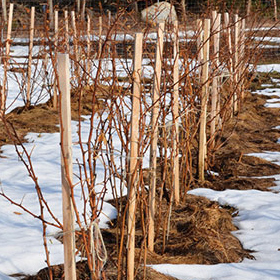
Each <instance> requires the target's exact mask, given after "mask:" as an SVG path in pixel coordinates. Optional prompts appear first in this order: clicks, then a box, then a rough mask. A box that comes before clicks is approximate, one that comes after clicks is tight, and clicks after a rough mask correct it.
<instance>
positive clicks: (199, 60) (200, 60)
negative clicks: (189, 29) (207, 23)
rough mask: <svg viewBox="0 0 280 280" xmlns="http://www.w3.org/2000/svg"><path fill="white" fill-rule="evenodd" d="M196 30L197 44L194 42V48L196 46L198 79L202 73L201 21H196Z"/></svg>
mask: <svg viewBox="0 0 280 280" xmlns="http://www.w3.org/2000/svg"><path fill="white" fill-rule="evenodd" d="M196 28H197V32H198V36H197V42H196V44H197V45H196V46H197V50H198V54H197V62H198V73H199V77H201V72H202V70H201V69H202V67H201V64H202V60H203V48H202V43H203V32H202V20H201V19H198V20H197V21H196Z"/></svg>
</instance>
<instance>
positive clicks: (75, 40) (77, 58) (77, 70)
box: [71, 11, 80, 81]
mask: <svg viewBox="0 0 280 280" xmlns="http://www.w3.org/2000/svg"><path fill="white" fill-rule="evenodd" d="M71 18H72V28H73V44H74V54H75V64H74V65H75V73H76V78H77V80H78V81H79V80H80V64H79V62H80V53H79V47H78V36H77V28H76V17H75V12H74V11H72V12H71Z"/></svg>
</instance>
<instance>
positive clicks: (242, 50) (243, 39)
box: [239, 18, 246, 101]
mask: <svg viewBox="0 0 280 280" xmlns="http://www.w3.org/2000/svg"><path fill="white" fill-rule="evenodd" d="M245 29H246V19H245V18H243V19H242V21H241V35H240V41H241V42H240V57H239V59H240V61H241V65H240V70H239V73H240V74H239V75H240V76H242V82H241V101H242V100H243V99H244V71H245V61H246V59H245V43H246V37H245V32H246V31H245Z"/></svg>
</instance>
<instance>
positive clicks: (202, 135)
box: [198, 19, 210, 181]
mask: <svg viewBox="0 0 280 280" xmlns="http://www.w3.org/2000/svg"><path fill="white" fill-rule="evenodd" d="M209 38H210V19H205V20H204V38H203V65H202V76H201V83H202V92H201V112H200V128H199V154H198V175H199V180H201V181H204V169H205V156H206V153H207V143H206V114H207V100H208V79H209Z"/></svg>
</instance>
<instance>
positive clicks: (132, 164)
mask: <svg viewBox="0 0 280 280" xmlns="http://www.w3.org/2000/svg"><path fill="white" fill-rule="evenodd" d="M142 42H143V34H142V33H136V37H135V51H134V69H133V97H132V117H131V139H130V161H129V181H128V191H129V200H128V203H129V206H128V217H127V231H128V232H127V280H134V256H135V212H136V188H137V184H138V162H139V155H138V150H139V149H138V146H139V142H138V141H139V119H140V91H141V89H140V86H141V65H142Z"/></svg>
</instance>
